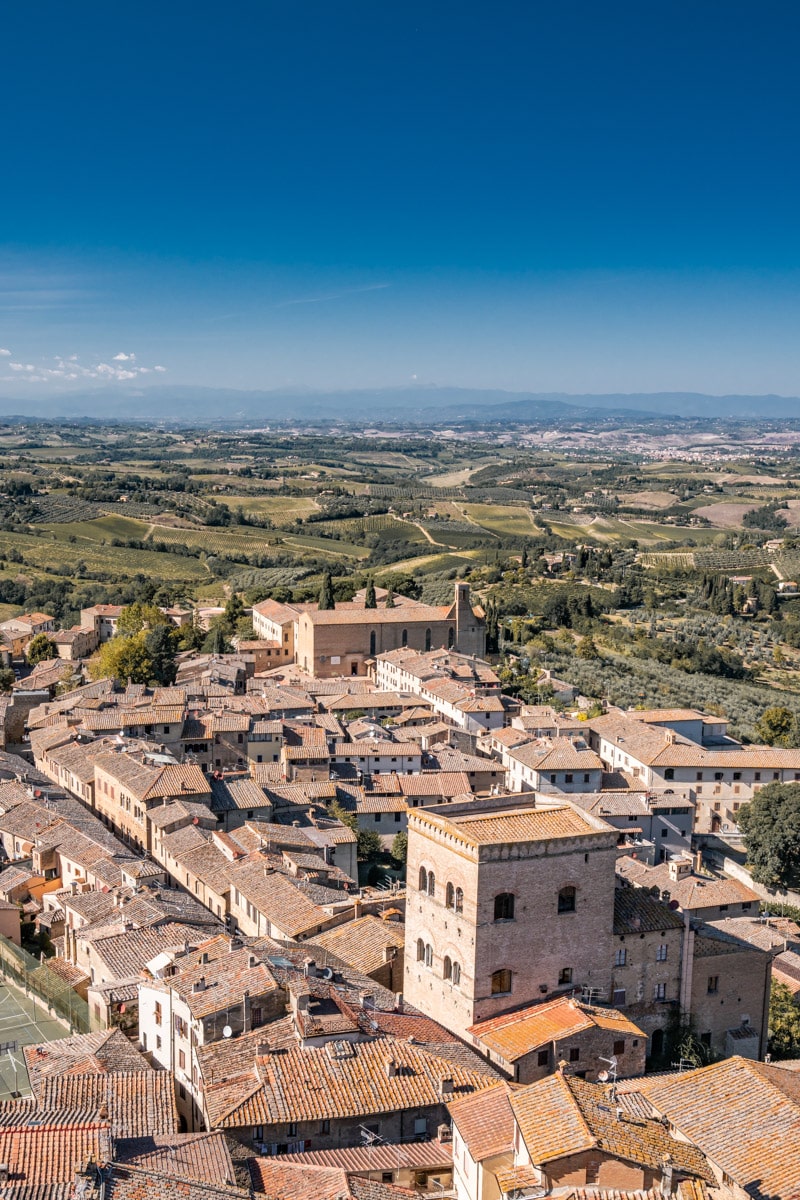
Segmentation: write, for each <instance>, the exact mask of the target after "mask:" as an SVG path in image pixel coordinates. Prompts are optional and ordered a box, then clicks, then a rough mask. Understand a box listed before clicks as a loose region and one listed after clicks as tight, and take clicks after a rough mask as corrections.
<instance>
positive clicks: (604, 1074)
mask: <svg viewBox="0 0 800 1200" xmlns="http://www.w3.org/2000/svg"><path fill="white" fill-rule="evenodd" d="M608 1079H609V1076H608V1071H601V1072H600V1074H599V1075H598V1076H597V1082H598V1083H608Z"/></svg>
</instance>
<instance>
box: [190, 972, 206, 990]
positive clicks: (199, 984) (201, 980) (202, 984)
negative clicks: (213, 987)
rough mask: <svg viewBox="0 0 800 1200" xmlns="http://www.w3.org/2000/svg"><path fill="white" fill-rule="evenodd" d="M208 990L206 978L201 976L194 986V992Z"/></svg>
mask: <svg viewBox="0 0 800 1200" xmlns="http://www.w3.org/2000/svg"><path fill="white" fill-rule="evenodd" d="M205 990H206V980H205V976H204V975H201V976H200V978H199V979H195V981H194V983H193V984H192V992H204V991H205Z"/></svg>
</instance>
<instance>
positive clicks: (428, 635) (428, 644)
mask: <svg viewBox="0 0 800 1200" xmlns="http://www.w3.org/2000/svg"><path fill="white" fill-rule="evenodd" d="M430 648H431V631H430V629H426V630H425V649H426V650H430Z"/></svg>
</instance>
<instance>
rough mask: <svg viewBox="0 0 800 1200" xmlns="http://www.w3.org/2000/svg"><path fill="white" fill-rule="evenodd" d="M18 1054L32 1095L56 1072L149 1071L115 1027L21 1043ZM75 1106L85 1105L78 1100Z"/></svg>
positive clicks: (146, 1062) (146, 1064)
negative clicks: (20, 1049)
mask: <svg viewBox="0 0 800 1200" xmlns="http://www.w3.org/2000/svg"><path fill="white" fill-rule="evenodd" d="M62 961H63V960H62ZM22 1053H23V1056H24V1058H25V1066H26V1067H27V1068H28V1078H29V1079H30V1083H31V1090H32V1091H33V1093H34V1095H39V1094H40V1092H41V1089H42V1087H43V1085H44V1081H45V1080H46V1079H50V1078H52V1077H55V1076H57V1075H67V1074H81V1073H85V1074H90V1073H91V1074H102V1073H104V1072H108V1071H151V1070H152V1067H151V1066H150V1063H149V1062H148V1061H147V1059H146V1058H145V1057H144V1055H143V1054H140V1053H139V1051H138V1050H137V1049H136V1047H135V1046H134V1045H133V1043H132V1042H130V1041H129V1040H128V1039H127V1038H126V1037H125V1034H124V1033H122V1031H121V1030H119V1029H101V1030H98V1031H97V1032H95V1033H80V1034H76V1035H75V1037H68V1038H59V1039H58V1040H57V1041H55V1042H41V1043H39V1044H38V1045H31V1046H23V1048H22ZM79 1107H80V1108H85V1107H86V1105H85V1104H84V1102H83V1101H81V1103H80V1105H79Z"/></svg>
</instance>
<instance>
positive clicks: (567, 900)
mask: <svg viewBox="0 0 800 1200" xmlns="http://www.w3.org/2000/svg"><path fill="white" fill-rule="evenodd" d="M558 911H559V912H560V913H568V912H575V888H574V887H563V888H562V889H561V891H560V892H559V893H558Z"/></svg>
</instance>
